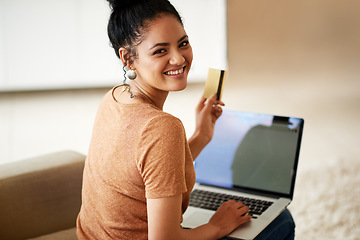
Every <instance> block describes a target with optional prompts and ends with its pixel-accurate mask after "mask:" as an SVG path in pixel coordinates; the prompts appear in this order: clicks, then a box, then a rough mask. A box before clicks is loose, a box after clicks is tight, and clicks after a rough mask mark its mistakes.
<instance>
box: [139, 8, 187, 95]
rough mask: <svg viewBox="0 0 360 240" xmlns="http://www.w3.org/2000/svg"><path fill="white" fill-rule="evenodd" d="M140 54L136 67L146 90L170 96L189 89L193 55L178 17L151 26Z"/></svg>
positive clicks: (152, 23) (163, 18)
mask: <svg viewBox="0 0 360 240" xmlns="http://www.w3.org/2000/svg"><path fill="white" fill-rule="evenodd" d="M136 52H137V57H136V58H135V59H134V62H133V64H132V67H133V69H135V70H136V72H137V78H136V81H137V83H138V84H139V85H140V87H141V88H142V89H144V90H145V91H147V92H153V90H155V91H158V90H160V91H165V92H169V91H179V90H183V89H184V88H185V87H186V85H187V76H188V73H189V70H190V67H191V63H192V59H193V53H192V48H191V45H190V44H189V39H188V36H187V35H186V32H185V30H184V28H183V26H182V25H181V24H180V22H179V21H178V20H177V19H176V18H175V17H173V16H167V15H164V16H162V17H160V18H157V19H155V20H154V21H153V22H151V24H150V26H149V28H148V31H147V32H146V33H145V38H144V39H143V41H142V42H141V43H140V44H139V45H138V46H137V47H136Z"/></svg>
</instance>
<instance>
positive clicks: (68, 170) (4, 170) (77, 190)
mask: <svg viewBox="0 0 360 240" xmlns="http://www.w3.org/2000/svg"><path fill="white" fill-rule="evenodd" d="M84 160H85V156H84V155H82V154H79V153H76V152H72V151H66V152H59V153H54V154H49V155H45V156H40V157H36V158H31V159H26V160H23V161H18V162H12V163H8V164H3V165H1V166H0V226H1V227H0V239H7V240H12V239H28V238H34V237H39V236H42V235H45V234H50V233H54V232H58V231H62V230H66V229H69V228H74V227H75V221H76V217H77V214H78V212H79V210H80V205H81V184H82V171H83V167H84Z"/></svg>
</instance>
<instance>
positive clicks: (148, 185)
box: [137, 115, 187, 198]
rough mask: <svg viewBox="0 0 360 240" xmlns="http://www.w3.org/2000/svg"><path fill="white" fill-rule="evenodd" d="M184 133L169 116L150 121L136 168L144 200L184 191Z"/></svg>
mask: <svg viewBox="0 0 360 240" xmlns="http://www.w3.org/2000/svg"><path fill="white" fill-rule="evenodd" d="M185 144H186V136H185V130H184V127H183V125H182V123H181V121H180V120H179V119H177V118H175V117H174V116H171V115H165V116H164V115H162V116H158V117H155V118H153V119H151V120H150V121H149V122H148V124H147V125H146V126H145V127H144V129H143V131H142V135H141V138H140V142H139V149H140V151H139V152H138V153H139V154H140V156H138V157H137V159H138V163H137V166H138V169H139V171H140V174H141V176H142V178H143V180H144V185H145V196H146V198H163V197H169V196H174V195H177V194H182V193H184V192H186V191H187V187H186V180H185Z"/></svg>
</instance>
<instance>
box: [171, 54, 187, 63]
mask: <svg viewBox="0 0 360 240" xmlns="http://www.w3.org/2000/svg"><path fill="white" fill-rule="evenodd" d="M184 62H185V58H184V56H183V55H182V54H181V52H179V51H174V53H173V54H172V56H171V58H170V61H169V63H170V64H171V65H181V64H183V63H184Z"/></svg>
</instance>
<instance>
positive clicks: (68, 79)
mask: <svg viewBox="0 0 360 240" xmlns="http://www.w3.org/2000/svg"><path fill="white" fill-rule="evenodd" d="M171 2H173V3H174V5H175V6H176V7H177V8H178V10H179V12H180V13H181V14H182V15H183V17H184V22H185V27H186V29H187V32H188V35H189V36H190V41H191V44H192V45H193V48H194V64H193V70H192V72H191V75H190V81H199V80H203V79H205V78H206V74H207V69H208V68H209V67H217V68H225V67H226V5H225V0H197V1H192V0H173V1H171ZM109 13H110V10H109V7H108V4H107V2H106V1H105V0H62V1H56V0H1V1H0V91H8V90H34V89H54V88H55V89H56V88H78V87H80V88H84V87H102V86H113V85H115V84H117V83H118V82H120V81H121V80H122V69H121V65H120V61H118V60H117V58H116V56H115V54H114V51H113V49H112V48H111V47H109V40H108V37H107V32H106V26H107V20H108V17H109Z"/></svg>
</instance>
